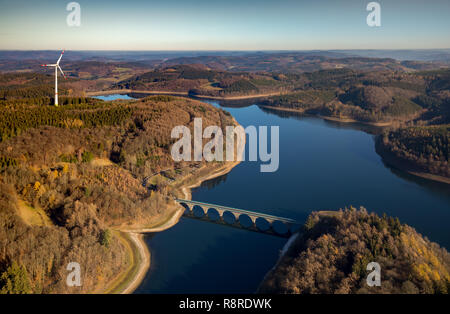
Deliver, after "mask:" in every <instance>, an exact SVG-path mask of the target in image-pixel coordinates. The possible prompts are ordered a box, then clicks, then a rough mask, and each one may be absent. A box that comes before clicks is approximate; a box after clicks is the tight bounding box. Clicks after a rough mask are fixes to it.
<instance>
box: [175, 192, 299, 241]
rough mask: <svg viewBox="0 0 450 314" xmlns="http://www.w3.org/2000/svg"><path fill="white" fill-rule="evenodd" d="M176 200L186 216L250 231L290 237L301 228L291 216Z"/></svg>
mask: <svg viewBox="0 0 450 314" xmlns="http://www.w3.org/2000/svg"><path fill="white" fill-rule="evenodd" d="M175 201H176V202H177V203H179V204H180V205H181V206H183V207H184V209H185V211H184V216H186V217H189V218H196V219H201V220H205V221H209V222H213V223H219V224H224V225H228V226H231V227H237V228H241V229H246V230H249V231H255V232H260V233H265V234H270V235H275V236H279V237H289V236H290V235H291V234H292V233H293V232H295V231H297V230H298V229H299V228H300V223H299V222H297V221H296V220H293V219H290V218H284V217H279V216H274V215H268V214H264V213H259V212H255V211H250V210H243V209H238V208H233V207H227V206H221V205H216V204H210V203H204V202H198V201H191V200H183V199H175Z"/></svg>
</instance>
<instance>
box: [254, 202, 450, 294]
mask: <svg viewBox="0 0 450 314" xmlns="http://www.w3.org/2000/svg"><path fill="white" fill-rule="evenodd" d="M370 262H376V263H378V264H379V265H380V267H381V286H373V287H369V286H368V285H367V282H366V279H367V277H368V274H369V273H370V271H367V270H366V266H367V265H368V264H369V263H370ZM449 270H450V254H449V253H448V252H447V251H446V250H445V249H444V248H440V247H439V245H437V244H436V243H432V242H430V241H429V240H427V239H426V238H423V237H422V236H421V235H420V234H418V233H417V232H416V231H415V230H414V229H413V228H411V227H410V226H408V225H405V224H402V223H400V221H399V220H398V219H394V218H392V217H387V216H385V215H384V216H383V217H379V216H377V215H376V214H373V213H371V214H369V213H368V212H367V211H366V210H365V209H364V208H361V209H360V210H356V209H355V208H352V207H351V208H349V209H345V210H341V211H339V212H315V213H312V214H311V216H310V217H309V218H308V220H307V222H306V224H305V225H304V227H303V230H302V231H301V232H300V234H299V236H298V237H297V238H296V239H295V240H294V242H293V243H292V245H291V246H290V248H289V249H288V250H287V252H286V254H285V255H284V256H283V257H282V258H281V260H280V261H279V263H278V264H277V266H276V267H275V268H274V269H273V270H272V271H271V272H270V273H269V274H268V275H267V276H266V278H265V280H264V282H263V283H262V284H261V286H260V289H259V292H261V293H287V294H316V293H327V294H330V293H331V294H333V293H344V294H346V293H414V294H416V293H427V294H447V293H448V292H449V289H450V275H449Z"/></svg>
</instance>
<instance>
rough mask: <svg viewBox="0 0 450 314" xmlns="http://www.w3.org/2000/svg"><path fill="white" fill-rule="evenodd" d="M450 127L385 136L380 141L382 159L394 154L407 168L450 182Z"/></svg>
mask: <svg viewBox="0 0 450 314" xmlns="http://www.w3.org/2000/svg"><path fill="white" fill-rule="evenodd" d="M449 141H450V125H448V124H447V125H438V126H427V127H408V128H401V129H397V130H394V131H390V132H385V133H384V134H383V135H382V137H381V138H380V139H379V140H378V143H377V144H378V149H379V150H380V151H381V152H380V153H381V155H382V156H383V155H385V153H386V152H383V150H385V151H387V152H389V153H390V154H392V155H393V156H394V157H395V158H396V159H398V160H399V161H401V162H402V164H403V168H409V170H411V171H424V172H429V173H432V174H436V175H440V176H443V177H448V178H450V167H449V158H450V145H449Z"/></svg>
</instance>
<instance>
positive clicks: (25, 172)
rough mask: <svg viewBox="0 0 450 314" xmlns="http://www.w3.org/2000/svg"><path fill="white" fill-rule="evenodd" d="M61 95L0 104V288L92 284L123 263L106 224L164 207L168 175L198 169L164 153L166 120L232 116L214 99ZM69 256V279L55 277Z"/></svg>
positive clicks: (135, 219) (168, 198) (129, 224)
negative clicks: (74, 275)
mask: <svg viewBox="0 0 450 314" xmlns="http://www.w3.org/2000/svg"><path fill="white" fill-rule="evenodd" d="M67 103H68V104H66V105H61V106H59V107H53V106H48V105H27V104H19V103H17V104H14V105H11V104H3V105H2V109H1V119H0V120H1V128H0V130H1V132H2V133H1V134H2V141H1V142H0V166H1V168H0V293H41V292H42V293H66V292H71V293H72V292H76V293H78V292H83V293H85V292H93V291H101V289H102V288H105V287H106V285H107V284H108V283H109V282H110V280H111V279H112V278H114V277H115V276H117V274H118V273H119V272H120V271H123V270H124V269H126V267H128V260H129V256H128V255H127V251H126V249H125V246H124V243H123V241H122V240H120V237H118V236H116V231H115V230H116V229H121V228H122V227H124V226H125V227H126V228H133V227H143V226H148V225H151V224H152V223H155V222H157V221H158V220H159V219H162V218H163V217H165V216H166V215H167V214H168V213H169V212H168V211H170V210H173V209H174V208H175V206H176V205H175V204H174V203H173V200H172V199H173V196H175V195H177V193H180V192H179V191H178V190H177V188H175V187H172V186H171V184H170V183H171V179H173V178H178V177H185V176H187V175H192V174H193V175H195V173H196V172H197V171H199V170H197V169H200V167H199V166H200V165H199V164H198V163H195V164H194V163H186V162H181V163H175V162H174V161H173V159H172V158H171V156H170V144H171V143H173V141H174V140H173V139H172V138H171V137H170V133H171V130H172V128H173V127H174V126H176V125H186V126H188V127H190V128H193V117H202V118H203V125H204V126H207V125H219V126H222V127H223V128H224V127H225V126H226V125H234V124H235V122H234V120H233V119H232V118H231V116H230V115H229V114H227V113H226V112H224V111H222V110H220V109H216V108H214V107H212V106H210V105H208V104H205V103H201V102H198V101H194V100H187V99H181V98H174V97H169V96H154V97H149V98H145V99H141V100H137V101H128V102H125V101H124V102H103V101H100V100H94V99H89V98H87V99H78V98H77V99H68V100H67ZM75 103H77V104H75ZM212 166H213V165H211V167H212ZM161 170H164V172H163V173H162V174H160V175H156V176H155V173H159V172H160V171H161ZM145 177H149V178H150V179H149V181H150V182H149V185H148V186H150V187H151V189H148V188H145V187H143V185H142V183H143V179H144V178H145ZM69 262H78V263H80V265H81V267H82V282H83V285H82V286H81V287H79V288H78V287H75V288H70V287H68V286H67V285H66V284H65V278H66V276H67V271H66V266H67V264H68V263H69ZM99 265H103V266H105V265H107V267H100V266H99ZM99 289H100V290H99Z"/></svg>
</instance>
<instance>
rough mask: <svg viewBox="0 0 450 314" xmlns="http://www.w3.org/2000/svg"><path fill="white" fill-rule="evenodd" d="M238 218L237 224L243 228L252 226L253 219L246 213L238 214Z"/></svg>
mask: <svg viewBox="0 0 450 314" xmlns="http://www.w3.org/2000/svg"><path fill="white" fill-rule="evenodd" d="M238 220H239V224H240V225H241V226H242V227H244V228H251V227H252V226H253V220H252V218H250V216H249V215H247V214H240V215H239V217H238Z"/></svg>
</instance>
